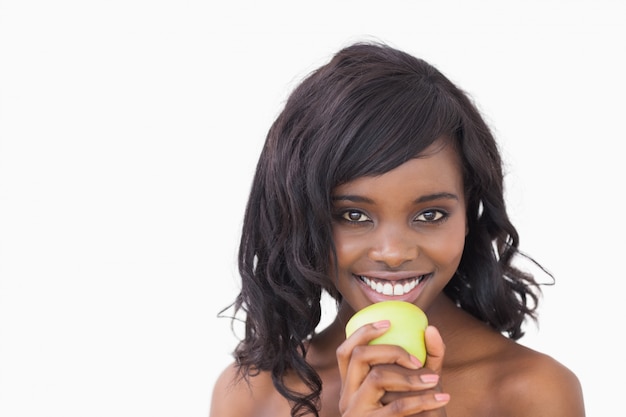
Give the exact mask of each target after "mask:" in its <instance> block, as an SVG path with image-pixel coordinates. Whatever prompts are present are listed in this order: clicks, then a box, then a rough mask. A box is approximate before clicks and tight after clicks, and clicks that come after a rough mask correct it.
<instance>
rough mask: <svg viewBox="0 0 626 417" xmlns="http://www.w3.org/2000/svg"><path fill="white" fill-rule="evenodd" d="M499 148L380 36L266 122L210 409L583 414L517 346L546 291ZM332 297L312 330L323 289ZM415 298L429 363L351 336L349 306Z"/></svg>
mask: <svg viewBox="0 0 626 417" xmlns="http://www.w3.org/2000/svg"><path fill="white" fill-rule="evenodd" d="M501 165H502V163H501V158H500V155H499V151H498V147H497V144H496V142H495V140H494V138H493V136H492V134H491V132H490V130H489V128H488V127H487V125H486V124H485V122H484V121H483V119H482V118H481V116H480V114H479V112H478V111H477V110H476V108H475V107H474V106H473V104H472V103H471V101H470V100H469V99H468V97H467V96H466V95H465V94H464V93H463V92H462V91H461V90H460V89H458V88H457V87H456V86H455V85H453V84H452V83H451V82H450V81H449V80H448V79H447V78H446V77H444V76H443V75H442V74H441V73H440V72H439V71H437V70H436V69H435V68H433V67H432V66H431V65H429V64H428V63H426V62H424V61H423V60H420V59H417V58H415V57H412V56H410V55H408V54H406V53H404V52H402V51H399V50H397V49H394V48H391V47H389V46H386V45H382V44H368V43H357V44H354V45H351V46H349V47H346V48H344V49H343V50H341V51H339V52H338V53H337V54H336V55H335V56H334V57H333V58H332V59H331V61H330V62H329V63H328V64H326V65H324V66H322V67H321V68H319V69H318V70H316V71H314V72H313V73H312V74H311V75H310V76H308V77H307V78H306V79H305V80H304V81H303V82H302V83H301V84H300V85H299V86H298V87H297V88H296V89H295V90H294V91H293V92H292V94H291V95H290V97H289V99H288V101H287V103H286V105H285V108H284V109H283V111H282V112H281V114H280V115H279V116H278V118H277V120H276V121H275V122H274V124H273V125H272V127H271V129H270V131H269V133H268V136H267V139H266V143H265V146H264V149H263V151H262V153H261V156H260V159H259V162H258V165H257V170H256V174H255V177H254V181H253V184H252V190H251V193H250V198H249V201H248V205H247V209H246V214H245V219H244V225H243V234H242V239H241V245H240V253H239V270H240V273H241V277H242V289H241V292H240V294H239V295H238V297H237V299H236V301H235V303H234V311H235V313H237V312H240V311H242V312H244V313H245V317H246V321H245V329H246V333H245V337H244V338H243V340H241V342H240V344H239V345H238V346H237V349H236V351H235V355H234V356H235V362H234V363H233V364H232V365H230V366H229V367H227V368H226V369H225V370H224V372H223V373H222V375H221V376H220V378H219V379H218V381H217V383H216V386H215V388H214V393H213V402H212V405H211V416H213V417H218V416H219V417H227V416H237V417H242V416H272V417H277V416H289V415H291V416H303V415H313V416H344V417H347V416H359V417H363V416H446V415H447V416H452V417H454V416H472V417H475V416H498V417H502V416H533V417H534V416H537V415H541V416H571V417H576V416H584V405H583V397H582V392H581V388H580V384H579V381H578V379H577V377H576V376H575V375H574V374H573V373H572V372H571V371H570V370H569V369H567V368H565V367H564V366H563V365H561V364H560V363H559V362H557V361H556V360H555V359H553V358H550V357H548V356H546V355H544V354H542V353H540V352H536V351H533V350H531V349H528V348H526V347H524V346H522V345H520V344H518V343H516V340H518V339H519V338H520V337H521V336H522V335H523V330H522V325H523V323H524V321H525V320H526V319H528V318H530V319H535V318H536V317H535V312H536V307H537V301H538V286H537V282H536V280H535V279H534V277H533V276H532V275H530V274H528V273H525V272H523V271H521V270H520V269H518V268H517V267H516V266H515V265H514V261H515V260H516V259H517V258H518V257H519V256H520V253H519V252H518V244H519V238H518V233H517V231H516V229H515V227H514V226H513V225H512V224H511V222H510V220H509V218H508V215H507V212H506V207H505V202H504V197H503V174H502V166H501ZM323 291H326V292H327V293H328V294H330V295H331V296H332V297H333V298H334V299H335V300H336V301H337V306H338V310H337V316H336V318H335V320H334V321H333V322H332V324H330V325H329V326H328V328H326V329H324V330H323V331H322V332H320V333H319V334H317V333H316V332H315V329H316V327H317V325H318V323H319V321H320V317H321V307H320V298H321V295H322V292H323ZM390 299H394V300H403V301H408V302H411V303H413V304H415V305H417V306H418V307H420V308H421V309H422V310H424V311H425V312H426V314H427V316H428V320H429V323H430V324H431V325H430V326H429V328H428V329H427V331H426V336H425V339H426V348H427V357H426V360H425V363H423V364H422V363H420V361H419V360H417V359H416V358H415V357H413V356H411V355H410V354H409V353H408V352H406V351H405V350H404V349H402V348H401V347H398V346H390V345H376V346H370V345H368V342H369V341H371V340H372V339H374V338H376V337H378V336H380V335H381V334H383V333H384V332H385V331H386V330H387V329H388V326H389V323H388V322H387V321H381V322H376V323H371V324H368V325H365V326H363V327H362V328H361V329H359V330H358V331H356V332H355V333H354V334H353V335H351V336H350V337H349V338H347V339H346V337H345V332H344V328H345V324H346V323H347V321H348V320H349V318H350V317H351V316H352V315H353V314H354V313H355V312H356V311H358V310H360V309H362V308H364V307H366V306H367V305H370V304H372V303H375V302H379V301H383V300H390Z"/></svg>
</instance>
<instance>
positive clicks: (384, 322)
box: [372, 320, 391, 329]
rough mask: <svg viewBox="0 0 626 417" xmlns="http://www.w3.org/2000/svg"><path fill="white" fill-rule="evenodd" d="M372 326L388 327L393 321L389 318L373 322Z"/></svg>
mask: <svg viewBox="0 0 626 417" xmlns="http://www.w3.org/2000/svg"><path fill="white" fill-rule="evenodd" d="M372 326H374V327H375V328H376V329H386V328H388V327H389V326H391V322H390V321H389V320H381V321H377V322H374V323H372Z"/></svg>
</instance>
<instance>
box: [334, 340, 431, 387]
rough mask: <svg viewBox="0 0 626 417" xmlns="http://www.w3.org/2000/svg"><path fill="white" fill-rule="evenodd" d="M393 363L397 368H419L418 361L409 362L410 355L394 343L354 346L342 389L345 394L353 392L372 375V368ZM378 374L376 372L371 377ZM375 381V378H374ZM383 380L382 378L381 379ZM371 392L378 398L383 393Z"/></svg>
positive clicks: (410, 369) (407, 369)
mask: <svg viewBox="0 0 626 417" xmlns="http://www.w3.org/2000/svg"><path fill="white" fill-rule="evenodd" d="M383 365H393V366H395V367H396V368H397V369H399V370H404V371H407V372H408V371H413V372H414V371H417V370H419V369H421V364H419V361H417V360H416V362H411V360H410V355H409V354H408V353H407V351H406V350H404V349H403V348H401V347H399V346H395V345H374V346H362V345H360V346H356V347H355V348H354V350H353V351H352V356H351V359H350V363H349V364H348V368H347V372H346V376H345V377H344V379H343V380H342V381H343V383H342V389H343V391H344V393H345V394H346V395H350V394H352V393H354V392H355V391H356V390H358V389H359V387H360V386H361V385H362V384H364V381H365V379H366V378H368V377H370V378H371V377H372V375H371V374H372V370H373V369H374V368H376V367H377V366H383ZM377 376H380V375H379V374H377V373H376V372H375V373H374V375H373V377H377ZM376 381H377V380H376ZM383 381H384V380H383ZM384 388H386V386H383V391H382V392H381V393H375V392H372V393H370V394H369V395H372V396H373V397H372V398H376V399H378V398H380V397H381V396H382V395H383V394H384Z"/></svg>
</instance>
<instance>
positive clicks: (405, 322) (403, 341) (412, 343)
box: [346, 300, 428, 363]
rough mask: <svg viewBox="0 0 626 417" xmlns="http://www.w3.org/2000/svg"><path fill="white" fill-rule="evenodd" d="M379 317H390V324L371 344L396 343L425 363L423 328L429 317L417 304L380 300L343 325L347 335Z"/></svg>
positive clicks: (380, 318)
mask: <svg viewBox="0 0 626 417" xmlns="http://www.w3.org/2000/svg"><path fill="white" fill-rule="evenodd" d="M380 320H389V321H390V323H391V327H390V328H389V330H387V332H386V333H385V334H383V335H382V336H380V337H378V338H376V339H374V340H372V341H371V342H370V343H369V344H370V345H380V344H388V345H398V346H401V347H403V348H404V349H405V350H406V351H407V352H409V353H410V354H411V355H413V356H415V357H416V358H417V359H419V360H420V362H422V363H424V361H425V360H426V346H425V344H424V331H425V330H426V327H427V326H428V319H427V317H426V314H425V313H424V312H423V311H422V310H421V309H420V308H419V307H417V306H416V305H414V304H411V303H409V302H406V301H393V300H390V301H381V302H378V303H374V304H372V305H369V306H367V307H365V308H364V309H362V310H360V311H357V312H356V313H355V314H354V316H352V318H351V319H350V320H349V321H348V324H347V325H346V337H350V335H351V334H352V333H354V331H355V330H356V329H358V328H359V327H361V326H363V325H365V324H368V323H374V322H377V321H380Z"/></svg>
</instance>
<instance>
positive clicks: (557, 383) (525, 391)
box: [498, 345, 585, 417]
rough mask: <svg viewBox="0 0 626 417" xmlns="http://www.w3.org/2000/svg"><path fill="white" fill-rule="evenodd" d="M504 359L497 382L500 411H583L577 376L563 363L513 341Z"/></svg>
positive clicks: (521, 416) (515, 415) (520, 416)
mask: <svg viewBox="0 0 626 417" xmlns="http://www.w3.org/2000/svg"><path fill="white" fill-rule="evenodd" d="M507 355H508V356H509V360H505V361H503V363H505V364H506V365H505V366H503V368H502V372H501V373H500V378H498V379H499V381H498V385H499V389H498V392H499V398H501V399H502V401H499V408H500V410H501V415H506V416H511V417H526V416H539V415H540V416H546V417H550V416H555V417H556V416H569V417H583V416H584V415H585V409H584V402H583V394H582V389H581V385H580V381H579V380H578V377H577V376H576V375H575V374H574V373H573V372H572V371H571V370H570V369H569V368H567V367H565V366H564V365H563V364H561V363H560V362H558V361H557V360H555V359H554V358H552V357H550V356H548V355H545V354H543V353H540V352H537V351H534V350H532V349H529V348H526V347H524V346H522V345H516V346H515V348H513V349H509V352H508V354H507Z"/></svg>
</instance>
